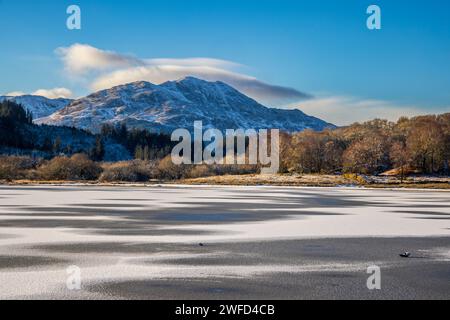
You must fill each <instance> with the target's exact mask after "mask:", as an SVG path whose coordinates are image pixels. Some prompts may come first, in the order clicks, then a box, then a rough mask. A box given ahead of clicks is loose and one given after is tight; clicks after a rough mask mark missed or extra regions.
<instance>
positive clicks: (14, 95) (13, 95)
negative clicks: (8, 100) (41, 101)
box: [5, 91, 26, 97]
mask: <svg viewBox="0 0 450 320" xmlns="http://www.w3.org/2000/svg"><path fill="white" fill-rule="evenodd" d="M25 94H26V93H25V92H22V91H13V92H8V93H7V94H5V96H8V97H20V96H24V95H25Z"/></svg>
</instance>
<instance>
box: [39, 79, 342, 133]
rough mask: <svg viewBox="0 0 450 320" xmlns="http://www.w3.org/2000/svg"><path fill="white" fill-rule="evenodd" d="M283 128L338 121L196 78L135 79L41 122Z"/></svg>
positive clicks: (157, 128) (94, 127)
mask: <svg viewBox="0 0 450 320" xmlns="http://www.w3.org/2000/svg"><path fill="white" fill-rule="evenodd" d="M195 121H202V122H203V125H204V128H217V129H219V130H226V129H240V128H242V129H280V130H282V131H287V132H296V131H303V130H305V129H313V130H319V131H320V130H323V129H325V128H334V127H335V126H334V125H332V124H330V123H327V122H325V121H323V120H321V119H318V118H315V117H312V116H308V115H306V114H305V113H303V112H302V111H300V110H284V109H276V108H268V107H266V106H263V105H262V104H260V103H258V102H257V101H255V100H254V99H252V98H250V97H248V96H246V95H244V94H242V93H241V92H239V91H238V90H236V89H235V88H233V87H231V86H229V85H228V84H226V83H224V82H221V81H216V82H209V81H206V80H201V79H198V78H194V77H186V78H183V79H180V80H176V81H167V82H164V83H162V84H159V85H156V84H153V83H151V82H147V81H136V82H132V83H128V84H123V85H119V86H115V87H112V88H110V89H105V90H101V91H98V92H94V93H92V94H90V95H88V96H86V97H83V98H80V99H77V100H73V101H71V102H70V103H69V104H68V105H67V106H64V107H63V108H61V109H60V110H57V111H56V112H54V113H53V114H51V115H48V116H46V117H42V118H40V119H37V120H36V123H39V124H48V125H57V126H69V127H76V128H80V129H85V130H89V131H92V132H99V131H100V130H101V126H102V125H103V124H113V125H117V124H126V125H127V126H128V127H130V128H139V129H147V130H149V131H152V132H162V133H170V132H172V131H173V130H175V129H178V128H186V129H191V128H193V124H194V122H195Z"/></svg>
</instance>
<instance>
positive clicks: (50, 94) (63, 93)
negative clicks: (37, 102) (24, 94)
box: [32, 88, 73, 99]
mask: <svg viewBox="0 0 450 320" xmlns="http://www.w3.org/2000/svg"><path fill="white" fill-rule="evenodd" d="M32 95H35V96H43V97H46V98H49V99H57V98H66V99H67V98H71V97H72V96H73V93H72V91H70V90H69V89H67V88H54V89H39V90H36V91H35V92H33V93H32Z"/></svg>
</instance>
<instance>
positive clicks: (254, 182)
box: [0, 175, 450, 191]
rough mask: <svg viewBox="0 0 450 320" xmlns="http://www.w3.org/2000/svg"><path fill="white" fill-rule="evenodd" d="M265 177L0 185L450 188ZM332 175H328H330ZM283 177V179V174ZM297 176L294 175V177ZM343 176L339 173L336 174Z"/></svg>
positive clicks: (422, 183) (446, 184) (6, 183)
mask: <svg viewBox="0 0 450 320" xmlns="http://www.w3.org/2000/svg"><path fill="white" fill-rule="evenodd" d="M255 177H263V176H259V175H251V176H245V175H244V176H213V177H205V178H196V179H184V180H175V181H157V180H154V181H147V182H101V181H70V180H67V181H40V180H13V181H6V180H0V186H86V187H89V186H92V187H96V186H97V187H99V186H100V187H130V188H131V187H171V186H185V187H187V186H192V187H195V186H199V187H201V186H203V187H205V186H207V187H252V186H253V187H293V188H349V189H367V190H370V189H386V190H436V191H450V177H449V178H445V177H443V178H441V179H447V180H448V182H447V181H438V182H436V181H434V182H432V181H430V182H426V181H417V182H411V181H409V182H406V183H403V184H402V183H366V184H359V183H351V181H348V182H347V183H343V182H344V181H339V182H340V183H338V181H336V182H330V181H325V182H324V181H321V180H320V179H321V178H322V176H320V175H313V177H315V178H317V181H316V182H305V181H293V179H287V180H283V179H281V180H280V179H270V177H269V179H255ZM327 177H329V176H327ZM281 178H283V177H282V176H281ZM294 178H295V177H294ZM336 178H340V176H336Z"/></svg>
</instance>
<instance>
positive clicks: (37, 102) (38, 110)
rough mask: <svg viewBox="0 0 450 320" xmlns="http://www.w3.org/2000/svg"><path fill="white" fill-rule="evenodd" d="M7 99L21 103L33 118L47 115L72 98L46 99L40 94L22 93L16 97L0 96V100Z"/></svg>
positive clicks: (67, 103)
mask: <svg viewBox="0 0 450 320" xmlns="http://www.w3.org/2000/svg"><path fill="white" fill-rule="evenodd" d="M5 100H9V101H13V102H15V103H18V104H21V105H22V106H23V107H24V108H26V109H27V110H28V111H30V112H31V113H32V115H33V119H38V118H43V117H47V116H49V115H51V114H53V113H55V112H57V111H59V110H61V109H62V108H64V107H66V106H68V105H69V104H70V103H71V102H72V100H70V99H63V98H59V99H48V98H45V97H42V96H33V95H24V96H17V97H10V96H0V102H2V101H5Z"/></svg>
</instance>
